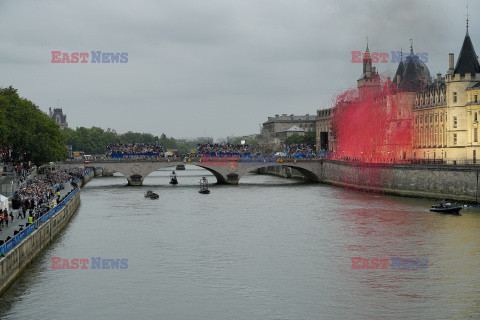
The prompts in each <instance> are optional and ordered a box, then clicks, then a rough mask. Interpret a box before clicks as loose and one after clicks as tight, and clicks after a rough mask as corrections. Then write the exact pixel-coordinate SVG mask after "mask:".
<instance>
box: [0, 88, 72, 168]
mask: <svg viewBox="0 0 480 320" xmlns="http://www.w3.org/2000/svg"><path fill="white" fill-rule="evenodd" d="M0 120H1V122H0V144H1V145H3V146H5V147H6V148H7V149H9V150H10V151H11V159H10V160H11V161H13V162H17V161H33V162H34V163H35V164H36V165H41V164H43V163H46V162H49V161H56V160H62V159H64V158H65V157H66V156H67V149H66V148H65V140H64V137H63V135H62V134H61V133H60V128H59V127H58V125H57V124H56V123H55V121H53V120H52V119H50V118H49V117H48V116H47V115H46V114H45V113H43V112H42V111H41V110H40V109H39V108H38V107H37V106H36V105H35V104H34V103H33V102H31V101H30V100H27V99H24V98H20V96H19V95H18V93H17V89H15V88H13V87H11V86H10V87H8V88H3V89H0Z"/></svg>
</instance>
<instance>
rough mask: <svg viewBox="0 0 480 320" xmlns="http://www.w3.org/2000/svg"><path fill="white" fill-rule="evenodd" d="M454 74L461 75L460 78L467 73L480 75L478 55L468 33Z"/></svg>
mask: <svg viewBox="0 0 480 320" xmlns="http://www.w3.org/2000/svg"><path fill="white" fill-rule="evenodd" d="M454 73H460V76H462V77H463V76H465V74H466V73H480V65H479V64H478V58H477V54H476V53H475V49H474V48H473V44H472V40H471V39H470V35H469V34H468V31H467V34H466V35H465V39H464V40H463V45H462V49H461V50H460V55H459V56H458V60H457V64H456V66H455V71H454Z"/></svg>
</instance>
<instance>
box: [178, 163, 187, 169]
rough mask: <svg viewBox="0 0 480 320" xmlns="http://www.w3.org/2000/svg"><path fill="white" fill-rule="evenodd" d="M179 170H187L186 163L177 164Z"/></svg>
mask: <svg viewBox="0 0 480 320" xmlns="http://www.w3.org/2000/svg"><path fill="white" fill-rule="evenodd" d="M177 170H185V165H184V164H177Z"/></svg>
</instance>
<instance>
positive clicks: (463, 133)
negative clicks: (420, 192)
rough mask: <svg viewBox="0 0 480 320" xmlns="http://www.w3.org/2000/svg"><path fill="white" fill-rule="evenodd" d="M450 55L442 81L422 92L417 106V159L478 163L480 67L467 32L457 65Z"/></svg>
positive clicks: (415, 121) (415, 138) (415, 137)
mask: <svg viewBox="0 0 480 320" xmlns="http://www.w3.org/2000/svg"><path fill="white" fill-rule="evenodd" d="M454 61H455V59H454V54H453V53H450V54H449V68H448V72H447V74H446V75H445V78H442V76H441V74H437V79H436V80H435V81H433V82H431V83H429V84H428V85H427V86H425V87H424V88H422V89H421V90H420V91H419V92H418V93H417V97H416V100H415V105H414V112H413V114H414V118H413V121H414V122H413V125H414V132H415V135H414V150H415V151H414V157H415V158H417V159H427V160H429V161H432V160H435V161H437V160H441V161H442V162H446V163H453V164H464V163H477V162H479V156H480V144H479V137H478V119H479V118H480V104H479V102H478V97H479V96H480V65H479V63H478V58H477V55H476V54H475V49H474V47H473V43H472V40H471V39H470V35H469V32H468V21H467V32H466V35H465V38H464V40H463V44H462V47H461V49H460V54H459V55H458V59H457V63H456V65H455V66H454Z"/></svg>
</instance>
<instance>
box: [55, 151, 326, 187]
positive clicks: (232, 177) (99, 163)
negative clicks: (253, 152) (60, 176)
mask: <svg viewBox="0 0 480 320" xmlns="http://www.w3.org/2000/svg"><path fill="white" fill-rule="evenodd" d="M178 164H190V165H195V166H197V167H200V168H204V169H206V170H208V171H210V172H211V173H212V174H213V175H214V176H215V178H216V179H217V183H219V184H238V181H239V180H240V178H241V177H242V176H244V175H245V174H247V173H249V172H252V171H254V170H257V169H259V168H265V167H271V166H287V167H291V168H293V169H296V170H298V171H299V172H300V173H302V174H303V176H304V177H305V180H307V181H312V182H318V181H320V180H321V172H322V168H321V167H322V160H318V159H316V160H284V161H283V162H277V160H276V159H272V160H266V159H264V160H255V159H254V160H251V161H250V160H242V159H233V160H232V159H224V158H210V159H208V158H207V159H201V160H200V159H191V161H190V162H182V161H176V160H171V161H167V160H165V159H131V158H130V159H99V160H97V159H95V160H90V162H89V163H85V162H84V161H83V160H67V161H64V162H59V163H57V164H56V167H57V169H68V168H70V167H78V166H87V167H95V168H98V167H100V168H102V169H103V171H104V172H112V173H113V172H118V173H120V174H122V175H123V176H124V177H126V178H127V180H128V185H131V186H141V185H142V184H143V180H144V179H145V177H147V176H148V175H149V174H150V173H152V172H154V171H156V170H159V169H162V168H167V167H174V166H176V165H178Z"/></svg>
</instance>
